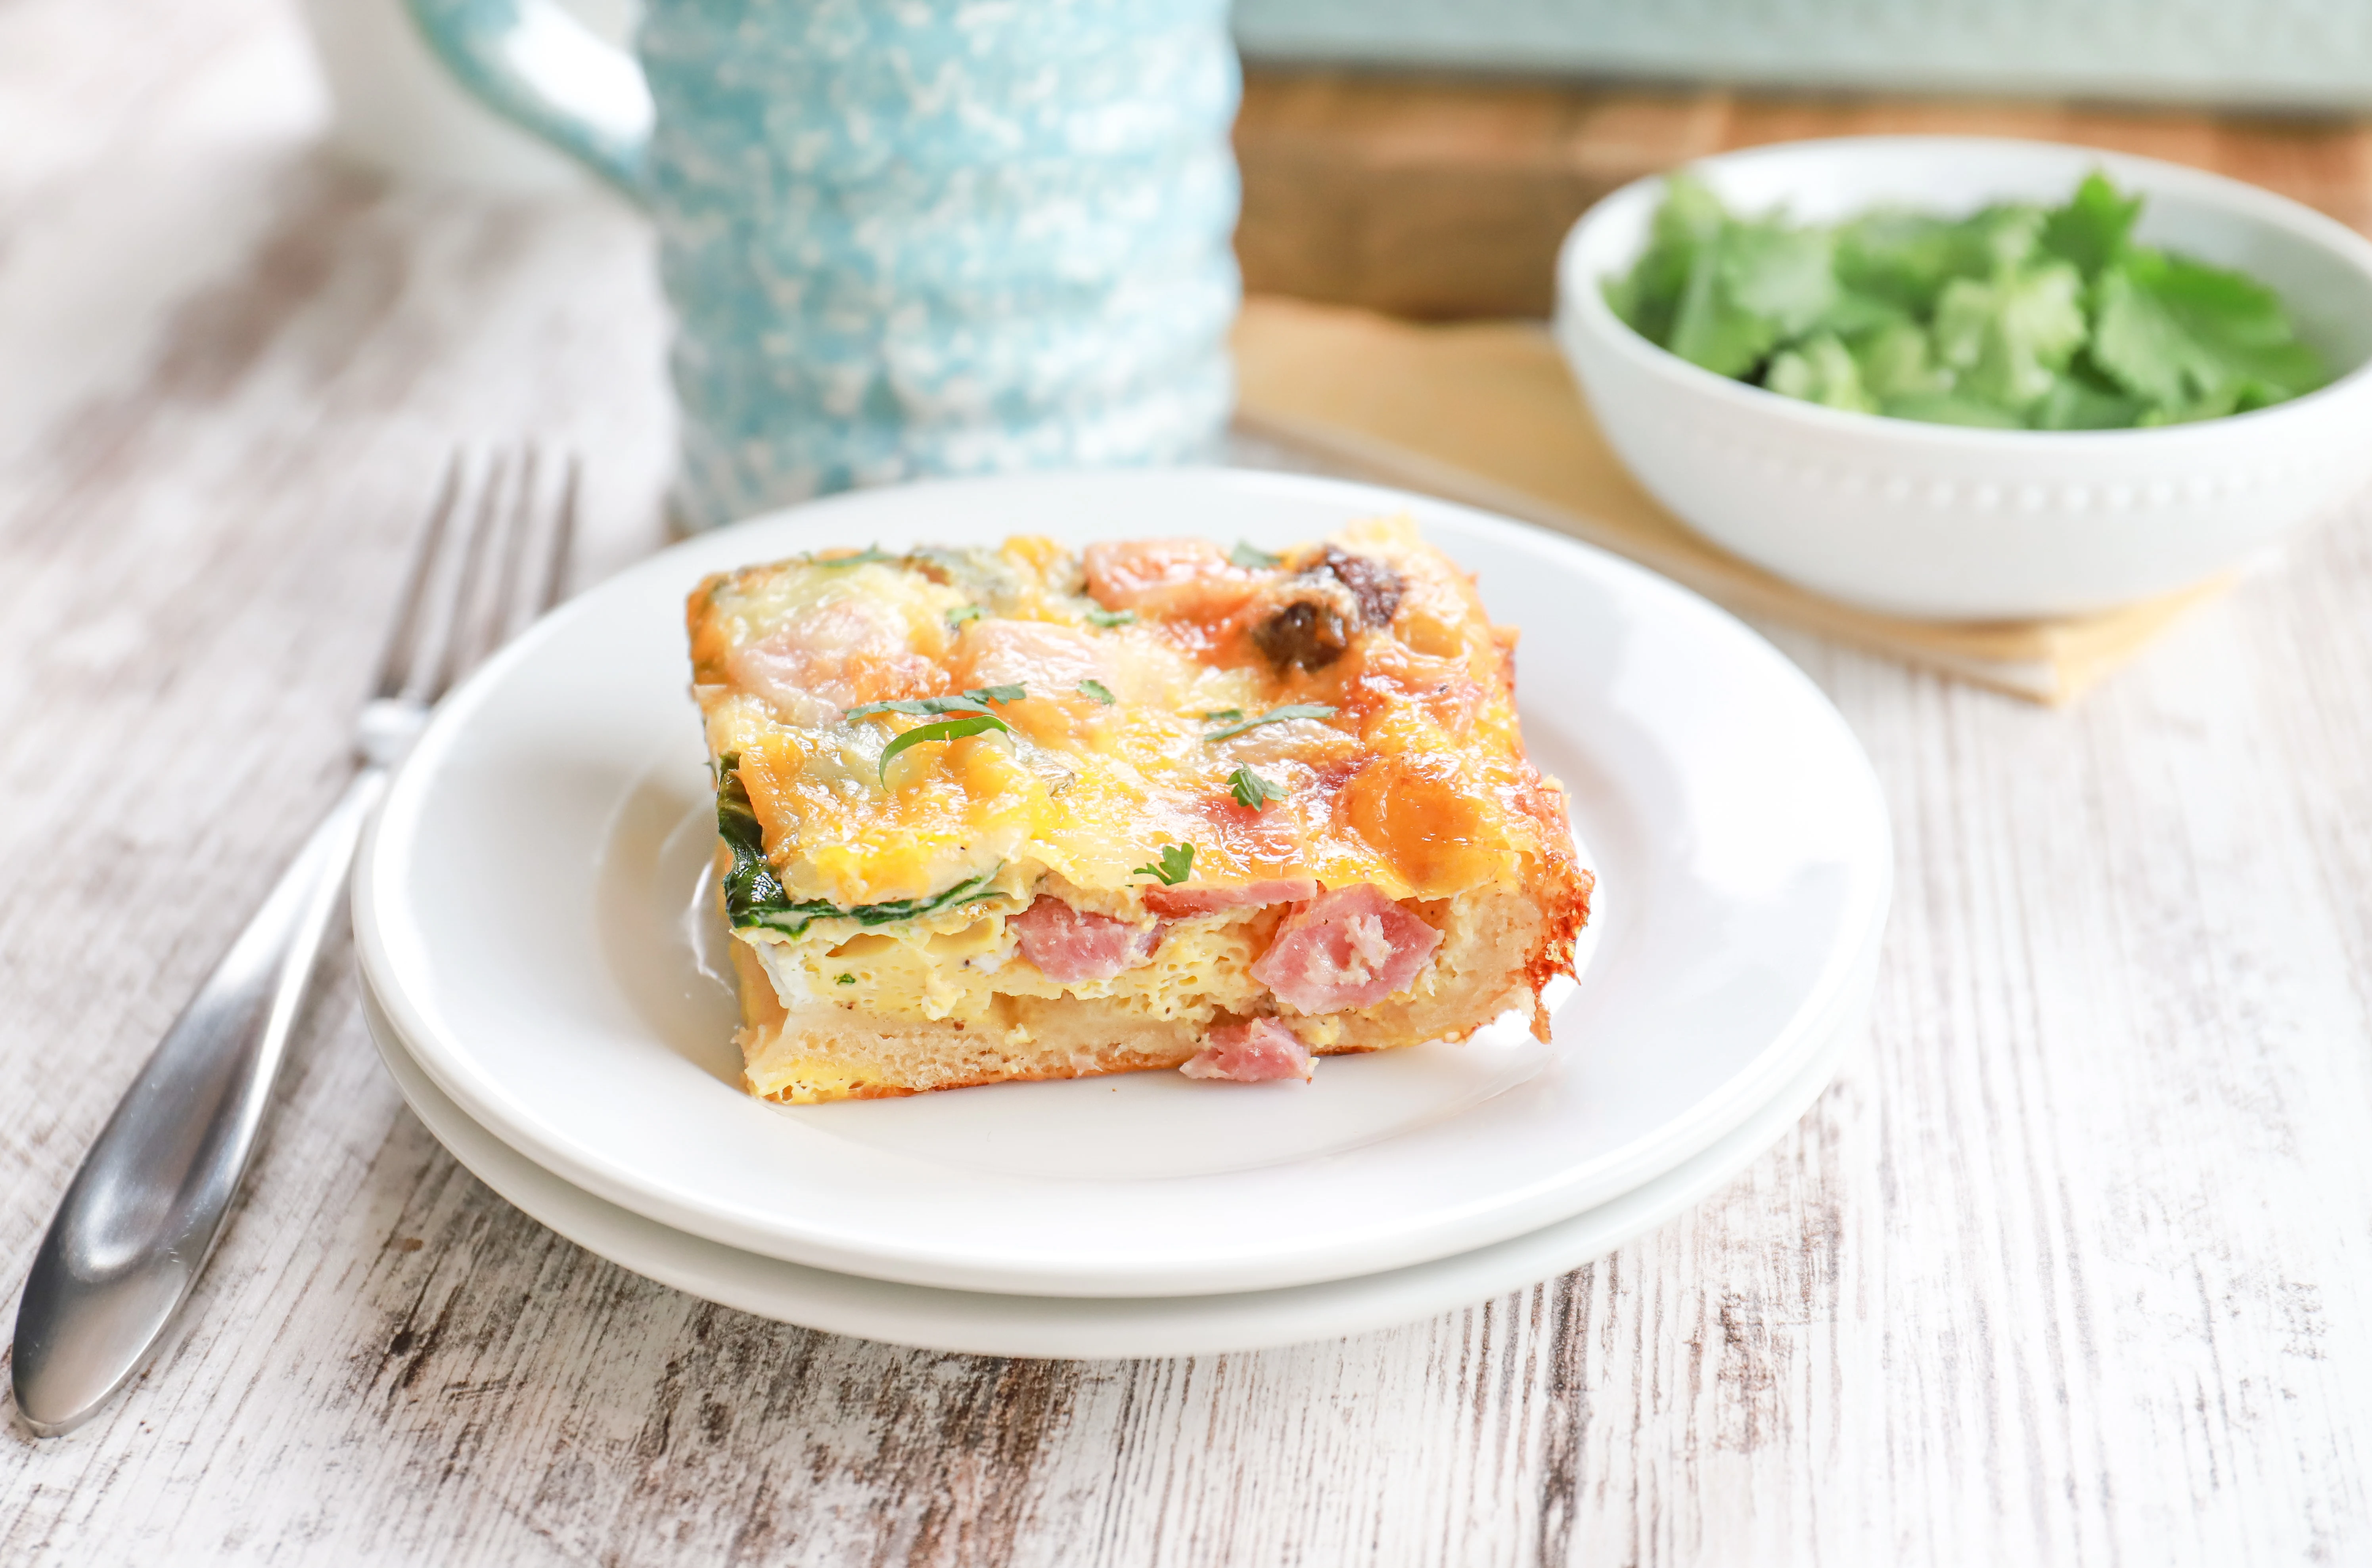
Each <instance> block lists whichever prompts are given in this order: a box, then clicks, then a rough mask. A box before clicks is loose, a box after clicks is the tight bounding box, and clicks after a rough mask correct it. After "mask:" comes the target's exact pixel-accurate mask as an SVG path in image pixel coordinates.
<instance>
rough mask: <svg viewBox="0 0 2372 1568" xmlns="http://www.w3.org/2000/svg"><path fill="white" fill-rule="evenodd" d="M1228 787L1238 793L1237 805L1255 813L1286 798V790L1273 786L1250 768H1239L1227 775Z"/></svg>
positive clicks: (1279, 785) (1281, 786) (1278, 785)
mask: <svg viewBox="0 0 2372 1568" xmlns="http://www.w3.org/2000/svg"><path fill="white" fill-rule="evenodd" d="M1227 787H1228V788H1229V789H1231V790H1234V791H1235V792H1236V804H1237V805H1238V806H1248V807H1251V809H1253V810H1254V811H1259V810H1262V809H1263V808H1265V807H1267V805H1268V803H1269V802H1270V801H1272V800H1277V799H1281V798H1283V797H1284V795H1285V788H1284V786H1283V785H1281V784H1271V783H1269V782H1268V781H1267V780H1266V779H1264V778H1262V777H1261V776H1260V775H1259V774H1258V773H1256V772H1252V771H1251V770H1250V768H1238V769H1237V770H1236V771H1235V772H1232V773H1229V774H1228V775H1227Z"/></svg>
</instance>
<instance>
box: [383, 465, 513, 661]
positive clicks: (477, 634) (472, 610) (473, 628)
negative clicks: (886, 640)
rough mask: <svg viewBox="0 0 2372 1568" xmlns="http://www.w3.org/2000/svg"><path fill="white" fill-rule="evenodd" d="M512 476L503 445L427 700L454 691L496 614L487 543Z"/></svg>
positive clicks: (450, 597)
mask: <svg viewBox="0 0 2372 1568" xmlns="http://www.w3.org/2000/svg"><path fill="white" fill-rule="evenodd" d="M509 475H510V457H509V454H507V453H506V452H504V451H501V450H500V449H497V450H496V451H494V453H493V454H492V455H491V456H490V457H488V458H487V459H486V475H485V479H484V482H483V483H482V484H480V486H479V487H478V496H477V500H478V505H477V506H476V507H475V508H474V510H475V513H476V515H475V516H474V517H471V519H470V533H469V538H468V540H467V542H466V543H464V544H463V546H462V549H461V559H460V563H459V567H458V568H457V575H455V576H454V578H453V580H452V584H451V587H450V588H449V589H448V593H447V595H446V600H447V604H448V607H449V608H448V610H447V613H446V616H445V624H444V626H443V627H442V628H441V629H440V632H441V634H440V635H439V637H438V638H437V649H436V661H435V662H434V664H432V665H431V666H430V668H432V669H433V670H434V672H435V673H434V674H433V675H432V676H431V678H430V680H429V683H428V686H427V688H426V689H425V690H424V691H421V692H419V693H418V695H419V696H420V698H421V699H422V700H423V701H424V702H430V703H434V702H435V701H436V700H437V699H438V698H440V697H442V696H443V695H445V693H446V692H448V691H451V690H452V689H453V682H454V681H456V680H458V679H460V677H461V674H462V672H463V671H464V670H466V669H468V668H470V666H471V665H472V664H474V663H475V662H476V656H477V648H476V644H477V643H478V641H479V640H480V639H481V638H482V637H483V632H482V631H481V630H480V628H482V627H483V626H484V625H485V623H486V621H487V620H488V619H490V618H489V617H488V616H487V615H486V613H485V607H484V606H483V603H482V601H483V599H484V598H485V593H486V587H485V583H486V573H485V565H486V552H487V547H488V545H489V544H490V543H491V542H492V540H493V537H494V530H495V528H497V526H498V525H499V522H500V519H501V518H502V517H503V504H502V503H503V490H504V487H505V481H506V480H507V479H508V478H509ZM412 694H413V693H410V692H407V693H406V695H412Z"/></svg>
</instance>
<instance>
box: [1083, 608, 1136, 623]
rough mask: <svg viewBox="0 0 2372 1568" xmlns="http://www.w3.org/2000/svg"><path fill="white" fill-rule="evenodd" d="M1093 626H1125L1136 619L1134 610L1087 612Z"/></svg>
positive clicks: (1088, 620)
mask: <svg viewBox="0 0 2372 1568" xmlns="http://www.w3.org/2000/svg"><path fill="white" fill-rule="evenodd" d="M1135 619H1136V611H1134V610H1088V611H1087V623H1088V624H1089V625H1091V626H1125V625H1127V624H1129V623H1130V622H1131V621H1134V620H1135Z"/></svg>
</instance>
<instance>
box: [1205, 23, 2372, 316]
mask: <svg viewBox="0 0 2372 1568" xmlns="http://www.w3.org/2000/svg"><path fill="white" fill-rule="evenodd" d="M1880 133H1890V134H1908V133H1919V134H1949V135H1982V136H2024V137H2030V138H2034V139H2037V140H2041V141H2052V142H2075V143H2079V144H2082V145H2087V146H2099V147H2109V148H2112V149H2115V150H2117V151H2120V152H2128V153H2139V154H2142V155H2144V156H2146V157H2160V158H2166V159H2168V160H2169V161H2171V162H2175V163H2186V164H2192V165H2195V166H2197V167H2199V168H2209V169H2214V170H2215V171H2216V172H2217V173H2219V174H2227V175H2230V176H2232V177H2233V178H2235V179H2238V180H2249V181H2251V182H2252V183H2255V184H2259V185H2262V186H2264V187H2266V188H2267V189H2269V190H2273V191H2278V192H2281V193H2282V194H2284V195H2285V196H2290V197H2294V198H2296V200H2298V201H2301V202H2304V203H2306V204H2307V205H2308V206H2310V207H2315V208H2319V209H2320V210H2321V211H2323V212H2326V213H2329V214H2330V215H2331V216H2333V217H2335V218H2337V219H2339V220H2340V221H2341V222H2342V223H2345V224H2349V225H2351V226H2355V227H2356V228H2358V229H2362V230H2364V231H2365V232H2366V233H2372V120H2366V119H2364V118H2361V117H2354V118H2351V117H2344V116H2337V117H2314V116H2307V115H2271V114H2256V115H2245V114H2214V113H2207V112H2203V111H2201V110H2160V109H2149V108H2143V107H2134V106H2125V107H2121V108H2109V107H2102V106H2099V105H2078V104H2066V103H2049V102H2015V101H2006V100H1998V99H1950V98H1921V99H1912V98H1882V97H1856V96H1851V95H1843V94H1832V95H1825V96H1823V95H1809V94H1807V95H1800V96H1796V95H1780V94H1772V93H1760V94H1742V93H1738V92H1734V91H1731V90H1728V89H1726V88H1720V87H1637V86H1628V85H1626V86H1620V87H1610V86H1606V85H1603V84H1591V83H1576V82H1540V81H1509V80H1505V79H1498V80H1492V79H1476V78H1471V77H1470V78H1466V79H1462V80H1461V79H1453V78H1438V77H1422V76H1411V75H1393V74H1387V73H1358V72H1349V71H1340V70H1312V69H1285V68H1281V67H1274V66H1271V67H1259V66H1255V67H1253V68H1251V69H1250V70H1248V71H1247V72H1246V75H1245V81H1244V105H1243V112H1242V113H1241V114H1240V115H1239V116H1238V120H1237V123H1236V153H1237V157H1238V160H1239V161H1240V163H1241V164H1242V166H1243V179H1244V207H1243V222H1242V225H1241V226H1240V227H1239V229H1238V233H1237V251H1238V255H1239V256H1240V257H1241V259H1242V261H1243V265H1244V279H1245V284H1246V286H1247V287H1249V288H1250V289H1252V290H1253V291H1255V292H1262V293H1271V294H1287V295H1295V296H1299V297H1301V298H1304V299H1323V300H1331V301H1334V302H1336V303H1339V304H1345V305H1364V306H1366V307H1367V308H1370V309H1376V310H1383V311H1387V312H1389V313H1391V314H1393V315H1398V316H1408V317H1415V318H1454V317H1527V316H1528V317H1544V316H1546V315H1548V313H1549V309H1550V306H1551V303H1552V300H1551V282H1550V280H1551V275H1552V273H1551V262H1552V259H1553V258H1554V256H1555V254H1556V248H1557V244H1558V242H1559V241H1560V240H1562V239H1563V238H1564V232H1565V230H1566V228H1568V227H1569V226H1571V225H1572V223H1573V220H1574V219H1575V218H1576V217H1578V216H1580V215H1581V213H1582V210H1583V209H1584V208H1586V207H1587V206H1588V205H1589V204H1590V203H1592V202H1595V201H1596V200H1598V198H1599V197H1600V196H1602V195H1604V194H1606V193H1607V192H1610V191H1611V190H1613V189H1615V188H1616V187H1617V186H1620V185H1622V184H1625V183H1627V182H1629V181H1630V180H1635V179H1637V178H1639V177H1640V176H1641V175H1645V174H1654V173H1658V172H1660V171H1662V170H1664V169H1667V168H1672V167H1673V166H1674V165H1676V164H1681V163H1686V162H1687V161H1688V160H1689V159H1691V158H1695V157H1706V156H1708V155H1709V154H1713V153H1717V152H1723V151H1727V149H1729V148H1731V147H1743V146H1754V145H1760V144H1762V143H1766V142H1785V141H1795V140H1798V139H1800V138H1803V137H1808V136H1849V135H1867V134H1880Z"/></svg>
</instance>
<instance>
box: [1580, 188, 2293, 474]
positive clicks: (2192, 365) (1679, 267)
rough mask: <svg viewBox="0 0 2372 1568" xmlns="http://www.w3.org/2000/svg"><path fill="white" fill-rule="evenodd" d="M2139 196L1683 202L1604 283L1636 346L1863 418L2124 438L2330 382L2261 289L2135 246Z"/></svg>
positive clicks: (2276, 301)
mask: <svg viewBox="0 0 2372 1568" xmlns="http://www.w3.org/2000/svg"><path fill="white" fill-rule="evenodd" d="M2141 209H2142V198H2141V197H2140V196H2138V195H2127V194H2124V193H2123V192H2120V191H2119V190H2118V189H2117V188H2116V186H2115V185H2113V184H2111V183H2110V181H2109V180H2108V178H2107V177H2106V176H2105V175H2102V174H2099V173H2097V172H2096V173H2093V174H2091V175H2088V176H2087V177H2086V179H2085V180H2084V181H2083V183H2082V184H2081V185H2079V186H2077V187H2076V192H2075V193H2074V195H2072V196H2071V197H2070V198H2069V199H2068V200H2067V201H2066V202H2065V203H2064V204H2062V205H2060V206H2056V207H2051V208H2045V207H2042V206H2040V205H2037V204H2034V203H2017V202H2006V203H1995V204H1994V205H1992V206H1989V207H1986V208H1983V209H1982V210H1981V211H1979V212H1977V213H1974V214H1972V215H1970V216H1967V217H1959V218H1949V217H1938V216H1935V215H1929V214H1924V213H1916V212H1907V211H1904V210H1901V209H1900V208H1889V207H1879V208H1875V209H1872V210H1870V211H1868V212H1865V213H1863V214H1861V215H1858V216H1856V217H1853V218H1849V219H1847V220H1845V221H1844V222H1843V223H1839V224H1834V225H1828V226H1820V225H1805V226H1797V225H1795V224H1792V223H1789V222H1788V221H1786V219H1785V217H1784V216H1782V215H1775V214H1773V215H1760V216H1755V217H1740V216H1738V215H1735V214H1733V213H1730V212H1729V211H1727V209H1725V208H1724V207H1723V205H1722V203H1721V202H1720V200H1719V198H1717V197H1716V196H1715V195H1714V193H1713V192H1711V191H1710V190H1708V189H1707V188H1706V187H1705V186H1704V185H1703V183H1702V182H1700V181H1698V180H1694V179H1692V178H1691V177H1689V176H1688V175H1686V174H1680V175H1676V176H1674V177H1673V178H1672V180H1670V181H1669V184H1668V185H1667V187H1666V191H1665V196H1664V203H1663V206H1662V207H1661V209H1660V210H1658V211H1657V214H1656V216H1655V219H1654V223H1653V227H1652V230H1651V238H1650V240H1649V243H1648V246H1647V248H1646V250H1645V252H1644V253H1643V254H1642V255H1641V256H1640V258H1639V260H1638V261H1637V262H1636V263H1635V264H1634V266H1633V267H1632V269H1631V271H1630V272H1629V273H1625V274H1622V275H1621V276H1618V277H1612V278H1609V279H1608V280H1607V281H1606V283H1605V285H1604V287H1605V293H1606V299H1607V303H1608V304H1609V305H1610V306H1611V307H1612V308H1613V309H1614V313H1615V314H1616V315H1617V316H1619V317H1621V318H1622V319H1623V320H1624V321H1625V322H1627V323H1628V324H1629V325H1630V326H1631V327H1632V329H1633V330H1634V331H1637V332H1638V333H1639V334H1640V335H1641V336H1642V337H1645V338H1646V339H1647V340H1649V341H1650V342H1652V343H1658V344H1660V345H1662V346H1663V347H1665V348H1667V349H1669V350H1670V351H1671V352H1672V353H1674V354H1679V355H1680V357H1681V358H1683V359H1686V360H1688V361H1690V362H1691V363H1692V364H1695V365H1698V366H1703V367H1704V368H1705V369H1707V370H1711V371H1714V372H1715V373H1717V374H1719V375H1723V376H1728V377H1736V378H1737V379H1739V380H1743V381H1747V382H1750V383H1753V384H1756V385H1760V386H1762V387H1764V388H1767V389H1770V390H1772V391H1774V392H1778V393H1781V394H1783V395H1785V396H1787V397H1792V398H1799V399H1802V400H1804V401H1808V402H1816V403H1821V404H1825V405H1826V406H1828V407H1830V408H1835V409H1844V410H1848V411H1850V412H1859V413H1878V414H1886V415H1889V416H1891V417H1894V418H1899V419H1917V420H1924V421H1927V422H1929V423H1933V424H1962V425H1976V426H1985V427H1991V428H1995V429H2003V430H2111V429H2130V428H2133V427H2134V426H2139V425H2157V424H2183V423H2186V422H2189V421H2192V420H2199V419H2213V418H2216V417H2219V416H2221V415H2224V414H2230V413H2243V412H2248V411H2249V410H2250V409H2259V408H2264V407H2266V406H2268V405H2269V404H2273V403H2278V402H2282V401H2286V400H2288V399H2290V398H2295V397H2297V396H2299V395H2300V394H2302V393H2306V392H2310V391H2312V390H2314V389H2316V388H2318V387H2320V386H2321V385H2323V384H2324V383H2325V382H2326V381H2328V380H2330V379H2331V371H2330V367H2329V366H2327V365H2326V364H2325V363H2324V361H2323V359H2322V357H2321V356H2320V354H2317V353H2316V352H2315V351H2314V350H2313V349H2312V348H2310V347H2308V345H2307V344H2306V343H2301V342H2299V341H2298V337H2297V334H2296V329H2295V327H2294V326H2293V324H2292V322H2291V320H2290V318H2289V316H2288V313H2287V312H2286V311H2285V309H2284V308H2283V305H2282V301H2281V298H2280V297H2279V296H2277V295H2276V294H2275V293H2274V292H2273V290H2272V289H2270V288H2268V287H2266V286H2265V285H2263V284H2262V283H2260V282H2258V281H2257V280H2256V279H2255V278H2252V277H2250V276H2249V275H2248V274H2246V273H2238V272H2230V271H2227V270H2226V269H2224V268H2221V267H2215V266H2210V265H2208V264H2207V263H2206V262H2204V261H2197V260H2195V259H2193V258H2192V257H2188V256H2184V255H2181V254H2180V253H2177V252H2174V251H2169V250H2158V249H2157V248H2155V247H2153V246H2147V245H2140V244H2136V243H2134V239H2133V230H2134V222H2135V220H2136V219H2137V218H2138V217H2139V216H2140V214H2141Z"/></svg>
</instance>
